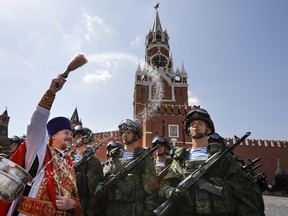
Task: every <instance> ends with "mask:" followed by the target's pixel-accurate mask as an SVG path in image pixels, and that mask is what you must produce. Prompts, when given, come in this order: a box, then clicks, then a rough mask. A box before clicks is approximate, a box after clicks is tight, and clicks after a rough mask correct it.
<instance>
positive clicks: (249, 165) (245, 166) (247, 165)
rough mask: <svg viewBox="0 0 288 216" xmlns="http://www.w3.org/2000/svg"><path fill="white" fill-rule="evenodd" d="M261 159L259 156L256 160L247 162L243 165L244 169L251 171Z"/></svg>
mask: <svg viewBox="0 0 288 216" xmlns="http://www.w3.org/2000/svg"><path fill="white" fill-rule="evenodd" d="M260 159H261V157H257V158H255V159H254V160H252V161H251V160H249V164H246V165H244V166H242V167H241V168H242V170H244V171H246V172H249V171H250V170H251V169H253V168H254V167H255V164H256V163H257V162H258V161H259V160H260ZM257 167H259V165H257Z"/></svg>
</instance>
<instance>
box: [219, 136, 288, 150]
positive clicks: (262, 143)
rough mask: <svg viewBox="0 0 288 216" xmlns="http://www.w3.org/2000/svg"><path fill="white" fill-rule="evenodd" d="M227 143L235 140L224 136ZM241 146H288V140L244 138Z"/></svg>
mask: <svg viewBox="0 0 288 216" xmlns="http://www.w3.org/2000/svg"><path fill="white" fill-rule="evenodd" d="M225 140H226V142H227V144H228V145H229V144H230V145H231V144H233V143H235V142H236V139H235V138H226V139H225ZM240 145H241V146H255V147H272V148H288V141H286V140H283V141H281V140H262V139H246V140H245V141H244V142H242V143H240Z"/></svg>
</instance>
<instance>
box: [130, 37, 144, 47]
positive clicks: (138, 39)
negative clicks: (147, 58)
mask: <svg viewBox="0 0 288 216" xmlns="http://www.w3.org/2000/svg"><path fill="white" fill-rule="evenodd" d="M140 44H141V45H142V38H141V37H138V36H137V37H135V38H134V40H132V41H131V42H130V45H131V46H138V45H140Z"/></svg>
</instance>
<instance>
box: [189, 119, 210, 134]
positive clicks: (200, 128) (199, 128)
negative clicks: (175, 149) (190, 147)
mask: <svg viewBox="0 0 288 216" xmlns="http://www.w3.org/2000/svg"><path fill="white" fill-rule="evenodd" d="M189 131H190V134H191V137H192V138H202V137H204V136H206V134H207V125H206V123H205V122H204V121H203V120H194V121H191V123H190V126H189Z"/></svg>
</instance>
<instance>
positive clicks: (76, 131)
mask: <svg viewBox="0 0 288 216" xmlns="http://www.w3.org/2000/svg"><path fill="white" fill-rule="evenodd" d="M76 134H81V135H83V136H84V131H83V128H82V125H77V126H75V127H74V129H73V137H75V135H76Z"/></svg>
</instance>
